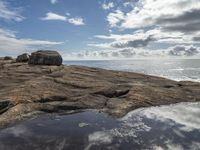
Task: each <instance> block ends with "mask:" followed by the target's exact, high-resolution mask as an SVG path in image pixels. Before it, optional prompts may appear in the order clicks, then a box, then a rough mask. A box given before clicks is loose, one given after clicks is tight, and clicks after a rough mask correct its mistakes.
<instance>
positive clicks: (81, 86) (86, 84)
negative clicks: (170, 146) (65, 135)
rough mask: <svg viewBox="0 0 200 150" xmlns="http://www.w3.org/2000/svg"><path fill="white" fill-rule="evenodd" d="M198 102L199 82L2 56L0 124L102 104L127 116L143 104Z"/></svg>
mask: <svg viewBox="0 0 200 150" xmlns="http://www.w3.org/2000/svg"><path fill="white" fill-rule="evenodd" d="M195 101H200V83H195V82H190V81H182V82H176V81H172V80H168V79H165V78H161V77H155V76H149V75H144V74H138V73H130V72H120V71H111V70H104V69H97V68H88V67H83V66H64V65H61V66H43V65H39V66H36V65H28V64H27V63H14V62H13V61H11V60H3V59H0V126H5V125H8V124H10V123H14V122H15V121H18V120H22V119H25V118H26V117H33V116H35V115H39V114H44V113H60V112H68V111H70V110H79V109H97V110H99V111H103V112H106V113H108V114H109V115H111V116H113V117H122V116H123V115H125V114H126V113H128V112H129V111H131V110H133V109H136V108H139V107H148V106H158V105H165V104H172V103H177V102H195Z"/></svg>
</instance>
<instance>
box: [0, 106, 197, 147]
mask: <svg viewBox="0 0 200 150" xmlns="http://www.w3.org/2000/svg"><path fill="white" fill-rule="evenodd" d="M199 116H200V103H180V104H176V105H170V106H162V107H152V108H145V109H144V108H143V109H138V110H135V111H132V112H130V113H128V114H127V115H126V116H125V117H123V118H121V119H118V120H115V119H113V118H111V117H109V116H107V115H106V114H103V113H99V112H96V111H86V112H82V113H77V114H71V115H65V116H43V117H41V118H37V119H32V120H28V121H25V122H22V123H20V124H18V125H16V126H13V127H9V128H6V129H2V130H1V131H0V149H3V150H10V149H12V150H15V149H16V150H27V149H29V150H32V149H38V150H40V149H41V150H54V149H58V150H64V149H73V150H75V149H85V150H93V149H94V150H96V149H136V150H137V149H150V150H166V149H167V150H182V149H187V150H190V149H191V150H199V147H200V117H199ZM83 122H84V123H87V124H89V125H88V126H85V127H80V126H79V124H80V123H83Z"/></svg>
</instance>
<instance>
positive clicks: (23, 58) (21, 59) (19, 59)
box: [16, 53, 29, 62]
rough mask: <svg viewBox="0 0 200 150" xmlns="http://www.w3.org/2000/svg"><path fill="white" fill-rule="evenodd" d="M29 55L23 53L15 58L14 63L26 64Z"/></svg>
mask: <svg viewBox="0 0 200 150" xmlns="http://www.w3.org/2000/svg"><path fill="white" fill-rule="evenodd" d="M28 60H29V55H28V54H27V53H24V54H22V55H19V56H17V59H16V62H28Z"/></svg>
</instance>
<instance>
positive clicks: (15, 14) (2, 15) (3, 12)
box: [0, 0, 25, 22]
mask: <svg viewBox="0 0 200 150" xmlns="http://www.w3.org/2000/svg"><path fill="white" fill-rule="evenodd" d="M0 19H4V20H6V21H17V22H20V21H22V20H23V19H25V18H24V17H23V16H22V15H21V9H20V8H11V7H10V6H9V4H8V3H7V2H5V1H3V0H1V1H0Z"/></svg>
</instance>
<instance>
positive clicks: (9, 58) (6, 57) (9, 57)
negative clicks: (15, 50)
mask: <svg viewBox="0 0 200 150" xmlns="http://www.w3.org/2000/svg"><path fill="white" fill-rule="evenodd" d="M4 60H13V58H12V57H11V56H5V57H4Z"/></svg>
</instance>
